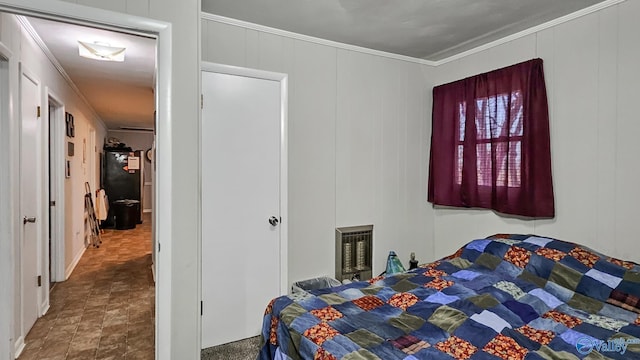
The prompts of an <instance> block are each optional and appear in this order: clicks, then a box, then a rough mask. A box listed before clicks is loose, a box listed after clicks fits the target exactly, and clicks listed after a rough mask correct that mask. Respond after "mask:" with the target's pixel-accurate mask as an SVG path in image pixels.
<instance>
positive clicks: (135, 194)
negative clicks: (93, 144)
mask: <svg viewBox="0 0 640 360" xmlns="http://www.w3.org/2000/svg"><path fill="white" fill-rule="evenodd" d="M142 155H143V153H142V151H126V150H117V149H105V150H104V154H103V158H102V173H101V184H102V188H103V189H104V191H105V193H106V194H107V198H108V199H109V212H108V213H107V219H106V220H105V221H103V222H102V227H104V228H109V227H114V226H115V211H114V210H115V207H114V202H115V201H118V200H136V201H138V204H137V208H136V218H135V220H136V222H137V223H138V224H140V223H142V196H141V194H142V186H143V185H144V180H143V178H142V174H143V168H142V166H143V165H144V161H143V158H142Z"/></svg>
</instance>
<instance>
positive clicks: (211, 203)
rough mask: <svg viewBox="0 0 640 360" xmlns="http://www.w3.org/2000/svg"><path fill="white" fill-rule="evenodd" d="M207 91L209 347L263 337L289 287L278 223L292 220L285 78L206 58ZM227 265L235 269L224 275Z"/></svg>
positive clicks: (205, 320) (205, 330) (205, 292)
mask: <svg viewBox="0 0 640 360" xmlns="http://www.w3.org/2000/svg"><path fill="white" fill-rule="evenodd" d="M202 94H203V109H202V128H201V130H202V131H201V134H202V135H201V136H202V138H203V140H202V141H201V144H202V149H201V151H202V154H203V157H202V158H201V161H202V163H201V172H202V217H203V219H206V221H202V253H201V256H202V261H201V263H202V301H203V306H202V308H203V315H202V347H203V348H208V347H212V346H216V345H220V344H224V343H228V342H232V341H236V340H240V339H245V338H249V337H252V336H256V335H259V333H260V330H261V324H262V313H263V311H264V304H266V303H268V302H269V300H271V299H273V298H275V297H277V296H279V295H282V294H284V293H286V292H287V287H286V284H287V280H286V277H287V275H286V274H287V265H286V263H287V261H286V259H287V255H286V249H287V232H286V227H285V226H281V225H280V224H281V223H282V221H283V220H284V221H286V219H287V208H286V203H287V200H286V199H287V187H286V174H287V172H286V166H287V162H286V159H287V146H286V144H287V141H286V140H287V137H286V131H284V129H286V128H287V116H286V101H287V100H286V99H287V76H286V75H284V74H276V73H270V72H263V71H256V70H249V69H240V68H231V67H227V66H222V65H214V64H206V65H205V66H203V71H202ZM246 104H251V106H246ZM204 139H206V141H205V140H204ZM205 154H206V155H205ZM228 271H233V274H234V275H233V276H220V274H224V273H226V272H228ZM220 289H230V291H233V293H234V295H233V296H229V293H228V292H226V291H222V292H221V291H220ZM238 299H242V301H238Z"/></svg>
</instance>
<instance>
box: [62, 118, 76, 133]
mask: <svg viewBox="0 0 640 360" xmlns="http://www.w3.org/2000/svg"><path fill="white" fill-rule="evenodd" d="M64 118H65V124H66V132H67V136H68V137H75V136H76V130H75V125H74V123H73V115H71V113H65V114H64Z"/></svg>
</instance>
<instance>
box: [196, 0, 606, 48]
mask: <svg viewBox="0 0 640 360" xmlns="http://www.w3.org/2000/svg"><path fill="white" fill-rule="evenodd" d="M201 1H202V11H204V12H207V13H211V14H216V15H221V16H225V17H230V18H234V19H238V20H243V21H248V22H252V23H256V24H260V25H264V26H269V27H273V28H277V29H281V30H287V31H292V32H295V33H299V34H304V35H309V36H314V37H318V38H323V39H327V40H333V41H337V42H341V43H346V44H351V45H357V46H362V47H366V48H370V49H375V50H381V51H386V52H390V53H395V54H401V55H407V56H411V57H416V58H423V59H427V60H434V61H437V60H441V59H443V58H446V57H449V56H451V55H454V54H457V53H460V52H463V51H466V50H469V49H472V48H474V47H477V46H480V45H482V44H485V43H488V42H491V41H494V40H497V39H499V38H502V37H505V36H508V35H511V34H514V33H516V32H519V31H521V30H524V29H527V28H530V27H533V26H535V25H539V24H542V23H544V22H546V21H549V20H553V19H555V18H558V17H561V16H564V15H567V14H569V13H572V12H575V11H578V10H580V9H583V8H586V7H589V6H591V5H594V4H596V3H599V2H601V1H604V0H535V1H533V0H269V1H265V0H242V1H239V0H201Z"/></svg>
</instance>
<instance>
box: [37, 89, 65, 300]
mask: <svg viewBox="0 0 640 360" xmlns="http://www.w3.org/2000/svg"><path fill="white" fill-rule="evenodd" d="M45 99H46V101H47V107H46V108H47V109H48V108H49V107H50V106H53V108H54V112H53V116H52V117H51V118H50V119H49V121H48V122H47V126H49V128H48V129H47V130H48V132H49V133H50V137H49V138H50V141H51V143H50V144H49V146H48V149H47V151H50V152H51V153H47V156H48V157H49V159H52V161H51V162H52V163H53V164H51V163H49V165H48V166H52V168H51V169H49V170H50V171H49V172H48V173H49V174H51V175H50V178H49V182H51V183H52V184H51V185H49V184H45V185H49V186H45V191H47V194H46V196H45V199H44V200H43V201H45V205H47V206H50V204H47V203H46V202H47V201H49V199H53V201H55V202H56V205H55V206H54V207H53V209H52V210H51V213H52V214H53V216H52V222H51V234H50V236H51V248H50V249H49V251H51V256H49V253H48V252H47V251H45V254H44V257H45V259H49V258H51V270H52V278H51V279H48V277H49V274H48V272H46V271H45V272H46V273H47V274H46V275H45V276H44V277H45V278H46V280H47V281H45V283H46V284H49V283H50V282H59V281H65V280H66V279H65V266H64V248H65V246H64V245H65V244H64V232H65V226H64V219H65V213H64V209H65V197H64V179H65V174H64V168H65V151H64V145H65V138H66V135H65V123H64V114H65V105H64V103H63V102H62V100H61V98H60V97H59V96H58V95H57V94H56V93H55V92H53V91H52V90H51V89H50V88H49V87H48V86H47V87H45ZM49 187H51V188H53V189H54V190H53V193H51V194H50V193H49ZM47 229H49V227H47V228H45V230H47ZM44 240H45V241H47V239H44ZM47 248H48V246H47V244H45V249H47ZM48 265H49V264H47V263H46V262H45V269H47V268H48ZM48 286H49V285H47V287H48ZM46 293H47V294H48V293H49V289H48V288H47V291H46ZM48 298H49V296H47V300H48ZM47 305H48V301H47Z"/></svg>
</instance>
